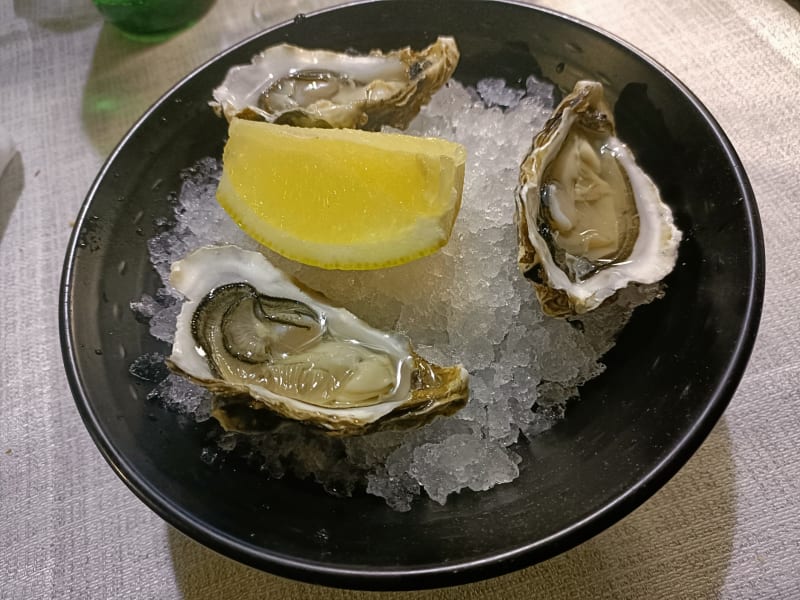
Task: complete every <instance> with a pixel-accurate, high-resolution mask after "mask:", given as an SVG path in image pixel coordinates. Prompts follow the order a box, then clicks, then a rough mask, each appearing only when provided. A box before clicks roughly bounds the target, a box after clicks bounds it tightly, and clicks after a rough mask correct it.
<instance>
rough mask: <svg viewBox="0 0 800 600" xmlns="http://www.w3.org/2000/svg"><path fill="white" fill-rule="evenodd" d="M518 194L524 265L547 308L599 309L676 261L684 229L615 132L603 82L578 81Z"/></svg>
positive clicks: (531, 158)
mask: <svg viewBox="0 0 800 600" xmlns="http://www.w3.org/2000/svg"><path fill="white" fill-rule="evenodd" d="M516 200H517V202H516V221H517V229H518V242H519V256H518V258H519V266H520V269H521V270H522V272H523V274H524V275H525V276H526V277H527V278H529V279H531V280H532V282H533V285H534V288H535V290H536V295H537V296H538V298H539V302H540V303H541V305H542V310H543V311H544V312H545V313H546V314H548V315H551V316H557V317H563V316H570V315H575V314H582V313H585V312H587V311H590V310H593V309H595V308H597V307H598V306H600V305H601V304H602V303H603V302H604V301H605V300H607V299H608V298H610V297H612V296H613V295H614V294H615V293H616V291H617V290H620V289H622V288H624V287H626V286H627V285H629V284H632V283H640V284H650V283H656V282H658V281H660V280H661V279H663V278H664V277H666V276H667V275H668V274H669V273H670V271H672V269H673V267H674V266H675V261H676V259H677V253H678V244H679V243H680V240H681V232H680V231H679V230H678V229H677V228H676V227H675V225H674V224H673V219H672V212H671V211H670V209H669V207H668V206H667V205H666V204H664V202H663V201H662V200H661V197H660V195H659V192H658V188H657V187H656V185H655V184H654V183H653V181H652V180H651V179H650V177H649V176H648V175H647V174H646V173H645V172H644V171H643V170H642V169H641V168H640V167H639V166H638V165H637V164H636V160H635V158H634V156H633V153H632V152H631V151H630V149H629V148H628V147H627V146H625V144H623V143H622V142H621V141H620V140H619V139H617V137H616V134H615V128H614V120H613V116H612V113H611V110H610V108H609V107H608V105H607V103H606V101H605V99H604V97H603V86H602V84H600V83H597V82H594V81H579V82H578V83H577V84H576V85H575V88H574V89H573V91H572V93H571V94H569V95H568V96H567V97H565V98H564V100H563V101H562V102H561V103H560V104H559V105H558V107H557V108H556V110H555V111H554V113H553V115H552V117H551V118H550V119H549V120H548V121H547V123H546V124H545V127H544V129H543V130H542V131H541V132H540V133H539V134H538V135H536V137H535V139H534V143H533V148H532V149H531V152H530V154H529V155H528V156H527V157H526V158H525V160H524V161H523V163H522V166H521V167H520V179H519V186H518V188H517V199H516Z"/></svg>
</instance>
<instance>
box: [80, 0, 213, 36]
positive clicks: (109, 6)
mask: <svg viewBox="0 0 800 600" xmlns="http://www.w3.org/2000/svg"><path fill="white" fill-rule="evenodd" d="M93 1H94V4H95V6H96V7H97V9H98V10H99V11H100V13H101V14H102V15H103V16H104V17H105V19H106V21H108V22H109V23H111V24H112V25H114V26H116V27H117V28H118V29H120V30H121V31H122V32H123V33H124V34H125V35H127V36H128V37H131V38H134V39H137V40H142V41H159V40H163V39H166V38H168V37H169V36H171V35H172V34H173V33H175V32H177V31H180V30H181V29H184V28H186V27H189V26H190V25H192V24H193V23H194V22H195V21H197V20H198V19H199V18H200V17H202V16H203V15H204V14H205V13H206V11H208V9H209V8H211V5H212V4H214V0H93Z"/></svg>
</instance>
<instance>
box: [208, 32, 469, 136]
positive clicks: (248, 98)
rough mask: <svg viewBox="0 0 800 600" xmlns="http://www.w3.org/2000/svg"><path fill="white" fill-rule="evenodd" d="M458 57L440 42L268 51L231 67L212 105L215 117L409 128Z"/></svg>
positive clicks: (452, 45) (451, 43) (449, 43)
mask: <svg viewBox="0 0 800 600" xmlns="http://www.w3.org/2000/svg"><path fill="white" fill-rule="evenodd" d="M458 59H459V52H458V47H457V46H456V42H455V40H454V39H453V38H450V37H440V38H438V39H437V40H436V42H434V43H433V44H431V45H430V46H428V47H427V48H425V49H424V50H421V51H420V52H414V51H412V50H411V49H410V48H403V49H401V50H395V51H392V52H389V53H388V54H383V53H382V52H380V51H378V50H373V51H372V52H370V53H369V54H368V55H353V54H341V53H337V52H331V51H328V50H307V49H304V48H300V47H297V46H292V45H290V44H280V45H277V46H272V47H270V48H267V49H266V50H264V51H263V52H261V53H260V54H257V55H256V56H254V57H253V59H252V61H251V63H250V64H249V65H241V66H237V67H233V68H232V69H231V70H230V71H228V74H227V76H226V77H225V80H224V81H223V82H222V85H220V86H219V87H217V88H216V89H215V90H214V100H213V101H212V102H211V103H210V104H211V106H212V107H213V108H214V110H215V111H216V112H217V114H220V115H224V116H225V118H226V119H227V120H228V121H230V120H231V119H233V118H234V117H240V118H245V119H252V120H264V121H270V122H274V123H278V124H287V125H298V126H302V127H334V128H356V129H367V130H371V131H376V130H378V129H380V128H381V126H383V125H390V126H392V127H396V128H398V129H405V127H406V126H407V125H408V123H409V122H410V121H411V119H413V118H414V116H416V114H417V112H419V109H420V107H421V106H422V105H423V104H425V103H426V102H428V100H430V98H431V96H432V95H433V94H434V92H436V90H438V89H439V88H440V87H441V86H442V85H444V83H445V82H446V81H447V80H448V79H449V78H450V76H451V75H452V74H453V71H454V70H455V68H456V65H457V64H458Z"/></svg>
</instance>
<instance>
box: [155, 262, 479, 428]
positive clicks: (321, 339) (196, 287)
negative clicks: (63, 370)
mask: <svg viewBox="0 0 800 600" xmlns="http://www.w3.org/2000/svg"><path fill="white" fill-rule="evenodd" d="M170 282H171V284H172V285H173V286H174V287H175V288H176V289H177V290H178V291H180V292H181V293H182V294H183V295H184V296H185V297H186V301H185V303H184V304H183V306H182V309H181V313H180V315H179V317H178V323H177V329H176V333H175V342H174V344H173V347H172V354H171V356H170V357H169V359H168V361H167V362H168V365H169V366H170V368H171V369H172V370H173V371H175V372H177V373H180V374H182V375H184V376H186V377H187V378H189V379H190V380H192V381H194V382H196V383H198V384H201V385H203V386H205V387H206V388H208V389H209V390H211V391H212V392H213V393H214V394H215V401H214V402H215V404H214V410H213V413H212V415H213V416H214V417H215V418H216V419H217V420H218V421H219V422H220V424H221V425H222V426H223V427H224V428H225V429H227V430H236V431H255V430H258V429H259V427H261V425H260V423H263V422H264V421H265V419H264V417H265V415H267V414H271V413H274V414H276V415H279V416H281V417H285V418H289V419H294V420H297V421H303V422H306V423H308V424H311V425H315V426H317V427H319V428H321V429H323V430H325V431H327V432H329V433H332V434H339V435H352V434H357V433H362V432H366V431H373V430H379V429H387V428H391V429H407V428H412V427H416V426H419V425H422V424H423V423H426V422H428V421H430V420H431V419H432V418H433V417H435V416H436V415H447V414H452V413H454V412H456V411H457V410H458V409H460V408H462V407H463V406H464V405H465V403H466V401H467V397H468V384H467V380H468V376H467V372H466V370H465V369H464V368H463V367H462V366H460V365H456V366H452V367H439V366H437V365H434V364H431V363H429V362H427V361H425V360H424V359H423V358H421V357H420V356H418V355H417V354H416V353H415V352H414V350H413V349H412V348H411V346H410V344H409V342H408V340H406V339H405V338H404V337H402V336H400V335H397V334H391V333H386V332H383V331H379V330H377V329H374V328H372V327H370V326H369V325H368V324H366V323H365V322H363V321H361V320H360V319H358V318H357V317H356V316H355V315H353V314H352V313H350V312H348V311H347V310H345V309H343V308H337V307H334V306H332V305H331V304H329V303H328V302H327V301H325V300H324V299H322V298H320V297H319V296H318V295H317V294H315V293H314V292H311V291H305V290H303V289H301V288H300V287H298V286H297V285H296V284H295V283H294V282H293V281H292V280H291V279H290V278H289V277H288V276H286V275H285V274H284V273H282V272H281V271H279V270H278V269H277V268H275V267H274V266H273V265H272V264H270V263H269V261H267V259H266V258H265V257H264V256H263V255H262V254H260V253H258V252H249V251H245V250H242V249H240V248H237V247H235V246H215V247H205V248H201V249H199V250H196V251H194V252H192V253H191V254H189V255H188V256H187V257H185V258H184V259H182V260H180V261H177V262H176V263H175V264H174V265H173V266H172V272H171V276H170ZM265 409H266V410H265Z"/></svg>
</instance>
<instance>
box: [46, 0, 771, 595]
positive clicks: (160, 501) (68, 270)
mask: <svg viewBox="0 0 800 600" xmlns="http://www.w3.org/2000/svg"><path fill="white" fill-rule="evenodd" d="M393 1H394V0H356V1H351V2H347V3H344V4H340V5H336V6H332V7H327V8H323V9H320V10H316V11H313V12H309V13H307V14H303V15H298V16H297V17H295V20H296V19H297V18H299V17H303V18H314V17H317V16H319V15H324V14H326V13H329V12H334V11H340V10H342V9H347V8H351V7H356V6H362V5H367V4H380V3H383V2H387V3H390V2H393ZM422 1H424V0H422ZM469 1H470V2H472V3H474V4H482V5H486V4H495V5H509V6H518V7H521V8H524V9H527V10H533V11H537V12H540V13H544V14H547V15H550V16H552V17H556V18H559V19H562V20H564V21H567V22H569V23H571V24H573V25H575V26H577V27H580V28H584V29H588V30H589V31H590V32H592V33H594V34H596V35H599V36H601V37H603V38H605V39H607V40H608V41H610V42H612V43H614V44H616V45H618V46H620V47H621V48H622V49H623V50H625V51H627V52H629V53H632V54H634V55H635V56H636V57H637V58H638V59H639V60H641V61H643V62H644V63H646V65H647V66H649V67H650V68H652V69H654V70H655V71H657V72H658V73H659V74H660V75H661V76H662V77H663V78H664V79H666V80H667V81H668V83H669V84H671V85H672V86H675V87H676V88H677V89H678V91H679V92H680V93H681V94H683V95H684V96H685V97H686V99H687V100H688V101H689V102H690V104H691V105H692V107H693V108H694V110H696V111H697V113H698V114H699V115H700V116H701V117H702V119H703V120H704V121H705V122H706V123H707V124H708V126H709V128H710V130H711V132H712V135H713V136H714V137H715V138H716V139H717V140H718V142H719V144H720V147H721V149H722V150H723V152H724V155H725V157H726V159H727V160H728V162H729V164H730V165H731V167H732V174H733V176H734V177H735V179H736V182H737V184H738V187H739V188H740V190H741V191H742V196H743V198H742V202H743V205H744V206H745V208H746V225H747V243H748V247H749V248H750V249H751V252H750V256H749V264H748V267H749V269H750V273H751V277H750V281H749V284H750V286H749V290H748V296H747V301H746V311H745V314H744V316H743V320H742V325H741V331H740V335H739V336H738V338H737V341H736V345H735V348H734V349H733V351H732V354H731V360H730V361H729V363H728V364H727V367H726V369H725V371H724V373H723V374H722V376H721V381H722V383H721V385H719V386H717V387H716V388H715V389H714V390H713V392H712V393H711V394H710V396H709V399H708V401H707V402H706V406H705V408H704V410H703V411H702V413H701V414H700V416H699V418H698V419H697V420H696V421H695V422H694V423H693V424H692V426H691V427H690V428H689V429H688V431H686V432H685V434H684V435H683V436H682V437H681V438H680V439H679V440H678V441H676V443H675V446H674V447H673V449H672V450H671V451H670V452H669V453H668V454H667V455H666V456H665V457H664V458H663V459H662V460H661V461H660V462H658V463H657V464H655V465H654V466H653V467H652V468H651V469H650V470H649V471H648V472H647V473H645V474H644V475H643V476H642V477H641V478H640V479H639V480H638V481H637V482H636V483H635V484H634V485H633V486H631V487H630V488H628V489H627V490H625V492H623V493H622V494H620V495H619V496H617V497H616V498H614V499H613V500H611V501H610V502H607V503H606V504H604V505H602V506H600V507H599V508H597V509H596V510H594V511H593V512H591V513H589V514H587V515H586V516H585V517H584V518H582V519H581V520H579V521H577V522H575V523H573V524H572V525H570V526H569V527H567V528H565V529H562V530H561V531H559V532H557V533H555V534H552V535H550V536H548V537H545V538H543V539H539V540H537V541H535V542H531V543H529V544H525V545H523V546H520V547H518V548H515V549H514V550H511V551H507V552H504V553H500V554H494V555H491V556H488V557H486V556H484V557H479V558H476V559H473V560H467V561H462V562H460V563H449V564H447V565H439V566H436V567H427V568H411V569H409V568H402V567H397V568H395V567H392V568H388V567H387V568H374V567H370V568H369V569H355V568H346V567H332V566H330V565H329V564H325V563H320V562H314V561H307V560H298V559H293V558H291V557H287V556H285V555H281V554H277V553H271V552H269V551H266V550H265V549H264V548H262V547H260V546H256V545H253V544H248V543H247V542H244V541H242V540H240V539H239V538H235V537H232V536H229V535H227V534H226V533H225V532H224V531H221V530H219V529H217V528H214V527H211V526H210V525H208V524H207V523H205V522H202V521H201V520H199V519H195V518H193V516H192V515H191V514H190V513H189V512H188V511H186V510H184V509H183V508H182V507H181V506H180V505H178V504H175V503H173V502H171V501H169V500H168V499H167V498H165V497H164V496H163V495H162V494H161V493H160V492H159V490H158V489H157V488H156V487H154V486H153V485H151V484H150V482H149V481H148V480H147V479H146V478H144V477H142V476H141V474H140V473H139V472H138V470H137V469H136V467H135V466H134V465H133V464H132V463H130V462H129V461H128V460H127V458H126V457H125V455H124V453H122V452H120V450H119V449H118V448H117V447H116V446H115V443H114V441H113V439H111V438H110V437H109V436H108V434H107V432H106V431H104V430H103V427H102V426H101V422H100V420H99V418H98V415H97V414H95V412H93V410H92V407H91V402H90V400H89V397H88V394H87V391H86V390H87V388H86V386H84V383H83V378H82V375H81V373H80V371H79V369H78V361H77V348H76V345H75V343H74V341H73V339H72V331H73V322H72V310H73V306H72V301H71V298H72V278H73V274H74V268H75V260H76V255H77V252H78V250H79V242H80V236H79V234H80V231H81V229H82V226H83V224H84V223H85V221H86V220H87V216H88V213H89V209H90V206H91V203H92V200H93V198H94V197H95V194H96V193H97V190H98V188H99V187H100V185H101V183H102V182H103V181H104V179H105V178H106V177H107V175H108V174H109V172H110V171H111V168H112V166H113V164H114V162H115V160H116V158H117V156H118V155H119V154H120V153H121V151H122V150H123V148H125V147H126V145H127V143H128V142H129V140H130V139H131V138H132V137H133V136H134V135H135V134H136V132H137V131H138V129H139V128H140V127H141V126H142V125H143V123H145V122H146V121H147V120H148V119H149V118H150V116H151V115H152V114H153V113H154V112H155V111H156V110H157V109H158V108H159V107H160V106H162V105H163V104H164V103H166V102H168V101H169V100H170V98H171V97H172V96H173V95H174V94H175V93H176V92H178V91H179V90H180V88H182V87H183V86H184V85H185V84H186V83H188V82H189V81H190V80H192V79H193V78H194V77H196V76H197V75H198V74H199V73H200V72H201V71H203V70H205V69H206V68H208V67H209V66H210V65H212V64H213V63H215V62H216V61H218V60H220V59H221V58H222V57H224V56H226V55H228V54H230V53H233V52H235V51H237V50H238V49H239V48H240V47H242V46H245V45H247V44H249V43H251V42H253V41H254V40H256V39H257V38H259V37H262V36H264V35H267V34H269V33H272V32H275V31H276V30H279V29H282V28H284V27H287V26H289V25H291V24H292V23H293V21H294V20H292V19H289V20H286V21H283V22H280V23H277V24H275V25H273V26H270V27H268V28H265V29H263V30H261V31H259V32H257V33H254V34H252V35H250V36H247V37H246V38H244V39H242V40H241V41H239V42H237V43H236V44H233V45H232V46H230V47H228V48H226V49H225V50H222V51H221V52H219V53H217V54H216V55H214V56H213V57H212V58H210V59H208V60H207V61H205V62H204V63H202V64H201V65H200V66H198V67H197V68H195V69H194V70H192V71H191V72H190V73H189V74H187V75H186V76H184V77H183V78H181V79H180V80H179V81H178V82H177V83H175V84H174V85H173V86H171V87H170V89H169V90H168V91H166V92H165V93H164V94H163V95H162V96H161V97H160V98H159V99H158V100H156V101H155V102H154V103H153V104H152V105H151V106H150V107H149V108H148V109H147V110H146V111H145V112H144V114H143V115H142V116H141V117H140V118H139V119H138V120H137V121H136V122H135V123H134V125H133V126H132V127H131V128H130V129H129V130H128V132H127V133H126V134H125V135H124V136H123V138H122V139H121V140H120V142H119V143H118V144H117V146H116V147H115V148H114V150H113V151H112V152H111V153H110V154H109V156H108V158H107V159H106V160H105V162H104V164H103V166H102V168H101V169H100V171H99V172H98V174H97V176H96V177H95V179H94V182H93V183H92V185H91V187H90V189H89V191H88V193H87V195H86V197H85V199H84V201H83V203H82V205H81V208H80V211H79V213H78V216H77V218H76V220H75V226H74V228H73V231H72V234H71V237H70V240H69V243H68V246H67V252H66V255H65V259H64V263H63V270H62V275H61V282H60V293H59V335H60V341H61V350H62V358H63V362H64V367H65V370H66V375H67V380H68V383H69V387H70V390H71V392H72V395H73V397H74V400H75V404H76V407H77V409H78V412H79V413H80V415H81V418H82V420H83V422H84V425H85V426H86V428H87V430H88V431H89V433H90V435H91V437H92V439H93V441H94V443H95V445H96V446H97V448H98V449H99V451H100V453H101V454H102V456H103V458H104V459H105V460H106V462H108V464H109V465H110V466H111V468H112V469H113V471H114V472H115V473H116V474H117V476H118V477H119V478H120V479H121V480H122V481H123V482H124V483H125V484H126V485H127V487H128V488H129V489H130V490H131V491H132V492H133V493H134V494H135V495H136V496H137V497H138V498H139V499H140V500H141V501H142V502H143V503H144V504H145V505H146V506H148V507H149V508H150V509H151V510H153V511H154V512H155V513H156V514H158V515H159V516H160V517H161V518H162V519H164V520H165V521H166V522H167V523H169V524H170V525H172V526H173V527H175V528H176V529H178V530H180V531H181V532H183V533H184V534H186V535H188V536H189V537H191V538H193V539H194V540H196V541H198V542H201V543H202V544H204V545H205V546H207V547H208V548H211V549H213V550H215V551H216V552H218V553H220V554H223V555H225V556H228V557H230V558H234V559H236V560H238V561H240V562H242V563H244V564H247V565H250V566H253V567H256V568H259V569H262V570H264V571H268V572H270V573H274V574H276V575H280V576H284V577H290V578H293V579H296V580H300V581H304V582H308V583H315V584H323V585H329V586H334V587H341V588H350V589H364V590H410V589H425V588H433V587H443V586H450V585H458V584H463V583H469V582H473V581H477V580H480V579H485V578H488V577H495V576H499V575H503V574H506V573H510V572H512V571H514V570H517V569H519V568H522V567H525V566H530V565H532V564H534V563H537V562H540V561H543V560H546V559H549V558H552V557H554V556H556V555H558V554H560V553H562V552H564V551H566V550H569V549H571V548H573V547H575V546H577V545H579V544H580V543H582V542H584V541H586V540H588V539H589V538H591V537H593V536H594V535H596V534H598V533H599V532H601V531H603V530H604V529H606V528H608V527H609V526H611V525H612V524H614V523H616V522H617V521H619V520H620V519H622V518H624V517H625V516H627V515H628V514H630V513H631V512H632V511H633V510H634V509H636V508H637V507H638V506H640V505H641V504H643V503H644V502H645V501H646V500H648V499H649V498H650V497H651V496H652V495H653V494H655V492H656V491H658V490H659V489H660V488H661V487H662V486H663V485H664V484H666V483H667V481H669V480H670V479H671V478H672V477H673V476H674V475H675V474H676V473H677V472H678V471H679V470H680V469H681V468H682V467H683V466H684V465H685V463H686V462H687V461H688V460H689V458H690V457H691V456H692V455H693V454H694V452H695V451H696V450H697V449H698V448H699V447H700V445H701V444H702V443H703V441H704V440H705V438H706V437H707V436H708V434H709V433H710V432H711V430H712V429H713V427H714V425H715V424H716V423H717V421H718V420H719V418H720V417H721V415H722V413H723V412H724V410H725V408H726V407H727V405H728V404H729V402H730V400H731V398H732V397H733V395H734V392H735V390H736V388H737V386H738V384H739V382H740V380H741V378H742V376H743V374H744V371H745V368H746V366H747V362H748V359H749V357H750V354H751V352H752V349H753V346H754V344H755V340H756V337H757V332H758V327H759V322H760V318H761V311H762V305H763V299H764V286H765V262H766V259H765V250H764V240H763V232H762V227H761V220H760V216H759V213H758V208H757V204H756V201H755V195H754V193H753V190H752V187H751V185H750V182H749V180H748V177H747V174H746V172H745V170H744V166H743V164H742V162H741V160H740V159H739V157H738V156H737V154H736V152H735V150H734V148H733V145H732V144H731V142H730V140H729V139H728V137H727V136H726V134H725V133H724V132H723V130H722V128H721V127H720V125H719V124H718V123H717V121H716V120H715V119H714V117H713V116H712V114H711V113H710V112H709V110H708V109H707V108H706V107H705V106H704V105H703V104H702V102H700V100H699V99H698V98H697V97H696V96H695V95H694V93H693V92H691V91H690V90H689V89H688V87H687V86H686V85H684V84H683V83H682V82H681V81H680V80H679V79H678V78H677V77H676V76H675V75H673V74H672V73H671V72H670V71H669V70H668V69H666V68H665V67H664V66H662V65H661V64H660V63H658V62H657V61H656V60H654V59H653V58H652V57H650V56H649V55H648V54H646V53H645V52H643V51H641V50H639V49H638V48H636V47H635V46H633V45H632V44H630V43H628V42H626V41H625V40H623V39H621V38H619V37H617V36H616V35H614V34H612V33H610V32H608V31H606V30H604V29H602V28H600V27H598V26H596V25H593V24H591V23H589V22H586V21H584V20H582V19H579V18H577V17H573V16H571V15H567V14H564V13H562V12H560V11H557V10H553V9H550V8H546V7H541V6H536V5H532V4H528V3H526V2H522V1H521V0H469Z"/></svg>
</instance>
